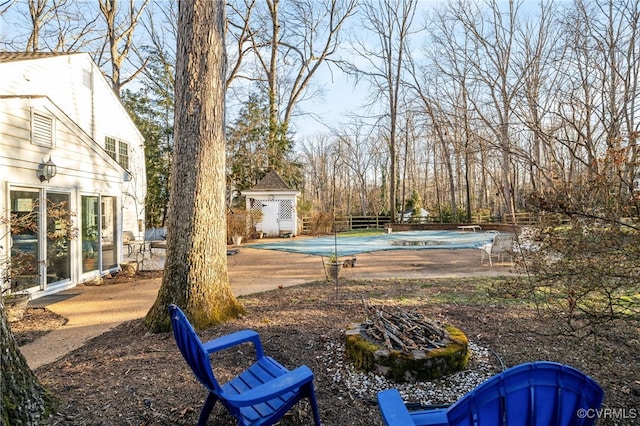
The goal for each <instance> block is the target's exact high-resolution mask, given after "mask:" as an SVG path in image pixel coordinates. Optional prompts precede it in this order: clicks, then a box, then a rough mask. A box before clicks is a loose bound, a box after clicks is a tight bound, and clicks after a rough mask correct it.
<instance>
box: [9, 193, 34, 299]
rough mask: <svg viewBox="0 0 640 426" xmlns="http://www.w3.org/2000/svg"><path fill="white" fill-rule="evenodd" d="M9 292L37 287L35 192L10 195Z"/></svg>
mask: <svg viewBox="0 0 640 426" xmlns="http://www.w3.org/2000/svg"><path fill="white" fill-rule="evenodd" d="M10 198H11V222H12V225H11V263H10V266H9V267H10V273H11V281H12V282H11V285H12V291H20V290H24V289H27V288H33V287H38V286H40V285H41V283H40V279H39V277H40V271H39V265H40V240H39V238H38V230H39V217H40V216H39V207H38V205H39V203H38V200H39V198H40V192H39V191H27V190H24V191H22V190H12V191H11V195H10Z"/></svg>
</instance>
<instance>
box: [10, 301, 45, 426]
mask: <svg viewBox="0 0 640 426" xmlns="http://www.w3.org/2000/svg"><path fill="white" fill-rule="evenodd" d="M0 348H2V349H1V352H2V353H1V354H0V357H1V358H2V363H1V367H2V369H1V370H0V390H1V391H2V401H1V403H0V424H2V425H33V424H37V423H38V421H39V420H42V419H43V418H45V417H47V416H48V415H49V413H51V412H52V410H53V408H54V405H55V399H54V398H53V396H52V395H51V394H50V393H49V392H47V390H46V389H45V388H44V387H42V385H41V384H40V382H38V379H37V378H36V376H35V374H33V372H32V371H31V369H30V368H29V366H28V365H27V361H26V360H25V359H24V356H22V354H21V353H20V350H19V349H18V345H17V343H16V339H15V337H14V336H13V333H12V332H11V328H10V327H9V322H8V321H7V315H6V312H5V310H4V305H3V303H2V298H1V297H0Z"/></svg>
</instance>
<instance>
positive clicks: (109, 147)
mask: <svg viewBox="0 0 640 426" xmlns="http://www.w3.org/2000/svg"><path fill="white" fill-rule="evenodd" d="M104 149H105V150H106V151H107V154H109V157H111V158H113V159H114V160H116V161H117V158H116V140H115V139H114V138H110V137H109V136H107V137H106V138H104Z"/></svg>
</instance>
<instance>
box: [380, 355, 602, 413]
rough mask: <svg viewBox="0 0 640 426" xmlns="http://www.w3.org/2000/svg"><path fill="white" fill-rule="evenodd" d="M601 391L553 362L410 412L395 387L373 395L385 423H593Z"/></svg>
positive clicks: (521, 369) (527, 367) (523, 369)
mask: <svg viewBox="0 0 640 426" xmlns="http://www.w3.org/2000/svg"><path fill="white" fill-rule="evenodd" d="M603 398H604V391H603V390H602V388H601V387H600V386H599V385H598V383H596V382H595V381H594V380H593V379H592V378H591V377H589V376H587V375H585V374H584V373H582V372H581V371H579V370H576V369H575V368H572V367H569V366H566V365H562V364H558V363H555V362H545V361H538V362H531V363H526V364H521V365H518V366H515V367H512V368H510V369H508V370H505V371H503V372H502V373H499V374H497V375H495V376H493V377H491V378H490V379H489V380H487V381H485V382H484V383H482V384H480V385H478V387H476V388H475V389H474V390H472V391H470V392H469V393H467V394H466V395H464V396H463V397H462V398H460V399H459V400H458V401H457V402H456V403H455V404H453V405H451V406H450V407H448V408H439V409H433V410H422V411H413V412H409V411H408V410H407V408H406V407H405V405H404V403H403V402H402V398H401V396H400V393H399V392H398V391H397V390H396V389H389V390H386V391H382V392H380V393H379V394H378V405H379V407H380V411H381V412H382V417H383V419H384V421H385V423H386V424H387V425H388V426H395V425H401V426H407V425H422V426H426V425H432V426H434V425H438V426H445V425H456V426H463V425H464V426H467V425H469V426H471V425H474V426H497V425H529V426H532V425H540V426H551V425H556V426H559V425H572V426H574V425H575V426H587V425H593V424H594V423H595V421H596V418H595V417H596V416H595V410H596V409H598V408H600V406H601V405H602V399H603Z"/></svg>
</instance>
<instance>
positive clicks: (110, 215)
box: [100, 197, 118, 271]
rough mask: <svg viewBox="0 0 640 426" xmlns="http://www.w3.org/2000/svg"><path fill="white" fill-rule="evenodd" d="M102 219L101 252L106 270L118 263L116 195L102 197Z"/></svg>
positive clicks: (103, 266) (103, 267)
mask: <svg viewBox="0 0 640 426" xmlns="http://www.w3.org/2000/svg"><path fill="white" fill-rule="evenodd" d="M101 200H102V202H101V207H102V209H101V212H100V214H101V221H100V227H101V229H102V232H101V233H100V235H101V239H102V240H101V245H100V253H101V259H102V270H103V271H106V270H109V269H111V268H115V267H116V266H117V265H118V261H117V259H118V257H117V252H116V241H117V240H116V203H115V197H102V198H101Z"/></svg>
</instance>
